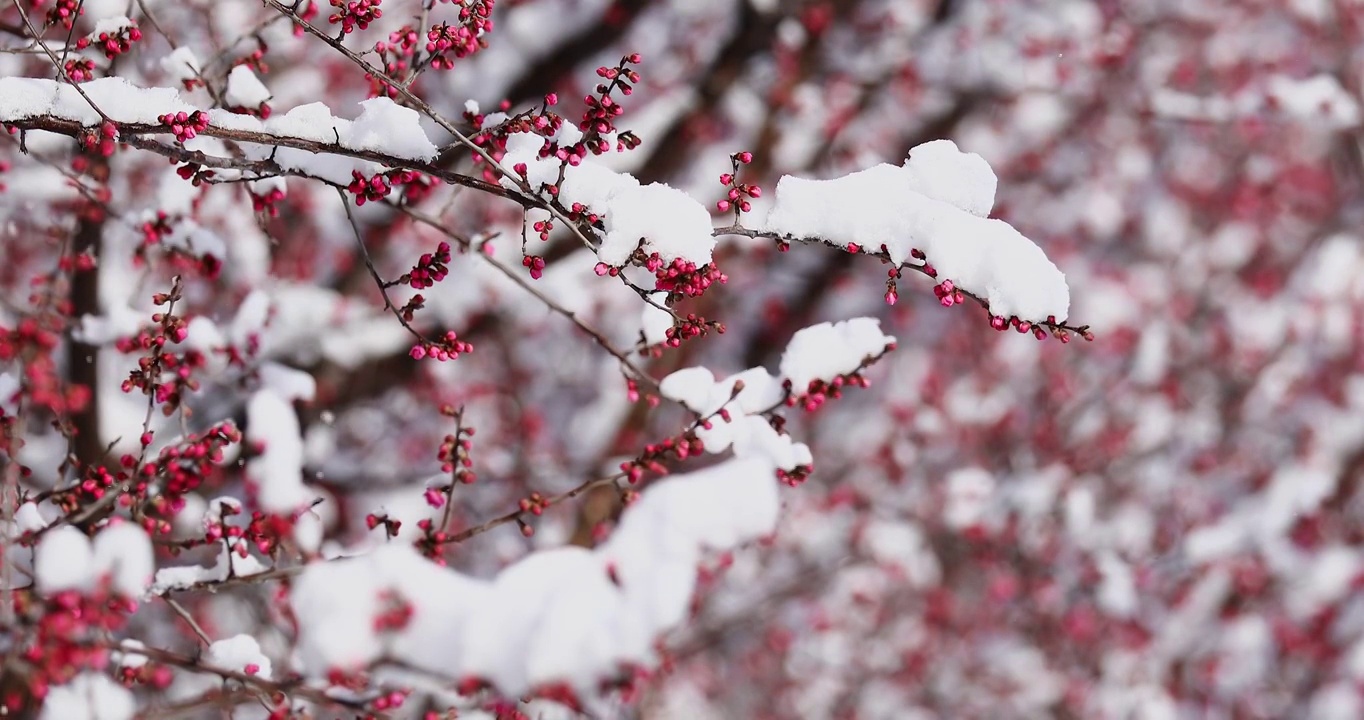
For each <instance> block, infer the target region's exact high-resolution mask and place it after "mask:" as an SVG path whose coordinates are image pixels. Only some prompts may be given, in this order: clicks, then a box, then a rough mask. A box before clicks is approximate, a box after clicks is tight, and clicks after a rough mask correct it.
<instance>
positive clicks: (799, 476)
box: [777, 465, 815, 487]
mask: <svg viewBox="0 0 1364 720" xmlns="http://www.w3.org/2000/svg"><path fill="white" fill-rule="evenodd" d="M814 471H815V468H814V466H813V465H799V466H797V467H796V468H795V469H793V470H782V469H781V468H777V480H778V481H780V482H781V483H782V484H783V485H787V486H789V487H796V486H798V485H800V484H801V483H804V482H805V481H806V480H807V479H809V477H810V473H812V472H814Z"/></svg>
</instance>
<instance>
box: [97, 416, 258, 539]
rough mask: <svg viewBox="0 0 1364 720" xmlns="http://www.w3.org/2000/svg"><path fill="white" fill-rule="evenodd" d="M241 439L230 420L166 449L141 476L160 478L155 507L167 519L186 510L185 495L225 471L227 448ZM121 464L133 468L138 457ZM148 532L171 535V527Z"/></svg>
mask: <svg viewBox="0 0 1364 720" xmlns="http://www.w3.org/2000/svg"><path fill="white" fill-rule="evenodd" d="M145 439H146V438H144V440H145ZM241 440H242V433H241V431H240V430H238V429H237V426H236V424H235V423H233V422H232V421H231V420H228V421H226V422H223V423H220V424H218V425H214V426H213V427H211V428H209V429H207V430H205V431H203V432H202V433H195V434H193V435H190V436H189V437H188V438H186V439H185V440H184V441H183V442H181V443H179V444H176V445H171V446H168V447H165V448H162V450H161V452H160V453H159V454H158V456H157V458H156V460H154V461H150V462H147V463H145V464H144V465H143V466H142V467H141V468H139V469H138V471H139V473H140V475H141V477H143V478H148V479H150V478H158V479H159V481H160V483H161V488H160V492H158V493H157V494H156V495H155V496H153V497H151V498H150V499H149V504H150V506H151V508H152V509H153V510H156V511H157V512H158V514H160V515H162V516H163V517H167V518H169V517H174V516H175V515H176V514H177V513H179V512H180V510H181V509H182V508H184V506H185V500H184V496H185V495H187V494H188V493H190V492H192V491H194V490H196V489H198V488H199V487H200V486H201V485H203V484H204V482H205V481H207V480H208V479H209V478H212V477H215V476H216V475H218V474H220V473H221V472H222V469H221V468H220V467H219V465H218V463H220V462H222V459H223V451H224V449H226V448H227V446H228V445H231V444H234V443H239V442H241ZM148 444H150V443H148ZM143 447H146V445H144V446H143ZM120 462H121V464H122V465H123V466H124V467H125V468H131V467H133V466H134V465H135V464H136V463H137V458H136V457H134V456H133V455H124V456H123V457H122V458H121V460H120ZM134 489H135V490H136V489H137V488H134ZM146 529H147V531H148V532H152V531H153V530H156V531H161V530H162V529H164V532H166V533H169V532H170V525H169V524H164V528H161V527H160V526H158V528H150V527H149V528H146Z"/></svg>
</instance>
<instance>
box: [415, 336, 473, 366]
mask: <svg viewBox="0 0 1364 720" xmlns="http://www.w3.org/2000/svg"><path fill="white" fill-rule="evenodd" d="M473 351H474V346H473V344H472V343H467V342H464V341H462V340H460V339H459V337H458V336H457V335H456V334H455V331H454V330H450V331H448V332H446V333H445V334H444V335H442V336H441V337H440V339H439V340H437V341H435V342H426V343H422V344H420V345H413V346H412V351H411V352H409V353H408V354H409V355H411V356H412V359H413V360H421V359H422V358H428V357H429V358H432V359H434V360H439V361H441V362H445V361H446V360H457V359H459V356H460V354H461V353H470V352H473Z"/></svg>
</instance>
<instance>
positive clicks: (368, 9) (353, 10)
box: [327, 0, 384, 37]
mask: <svg viewBox="0 0 1364 720" xmlns="http://www.w3.org/2000/svg"><path fill="white" fill-rule="evenodd" d="M381 4H383V0H355V1H354V2H349V3H348V2H346V0H331V5H332V7H334V8H336V12H333V13H332V14H331V16H330V17H328V18H327V22H329V23H331V24H333V25H336V24H338V23H339V24H340V25H341V37H345V36H347V35H349V34H351V33H353V32H355V28H357V27H358V28H360V29H361V30H367V29H369V24H370V23H372V22H374V21H375V20H378V19H379V18H381V17H383V16H384V11H383V10H380V9H379V6H380V5H381Z"/></svg>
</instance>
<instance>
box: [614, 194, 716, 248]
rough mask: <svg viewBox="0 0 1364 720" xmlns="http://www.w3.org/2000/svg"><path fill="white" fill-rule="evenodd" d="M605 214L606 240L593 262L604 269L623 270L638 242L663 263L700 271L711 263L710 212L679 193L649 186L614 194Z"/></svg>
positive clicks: (689, 197) (713, 245)
mask: <svg viewBox="0 0 1364 720" xmlns="http://www.w3.org/2000/svg"><path fill="white" fill-rule="evenodd" d="M594 209H595V208H594ZM603 211H604V212H605V214H606V220H605V226H606V234H605V235H604V236H603V237H602V243H601V247H599V248H597V257H599V258H601V261H602V262H604V263H606V264H607V265H614V266H616V267H620V266H622V265H624V264H625V263H626V261H628V260H629V258H630V254H631V253H633V252H634V251H635V248H637V247H639V245H640V241H641V240H643V241H644V252H645V253H646V254H648V253H655V252H656V253H658V255H659V257H660V258H662V259H663V261H664V262H665V263H666V262H672V261H673V260H674V259H675V258H684V259H686V260H689V261H691V262H693V263H696V264H697V265H704V264H706V263H708V262H710V260H711V251H712V250H713V249H714V248H715V238H714V237H712V236H711V224H710V212H709V211H707V210H706V208H705V207H704V206H703V205H701V203H698V202H697V201H695V200H693V199H692V197H691V196H690V195H688V194H686V193H684V192H682V191H681V190H678V189H676V188H673V187H670V186H668V185H665V184H663V183H650V184H649V185H644V186H641V187H639V188H634V189H630V190H626V191H625V192H622V193H620V194H618V195H617V196H615V197H614V198H612V200H611V202H609V203H607V205H606V207H605V208H604V209H603Z"/></svg>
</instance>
